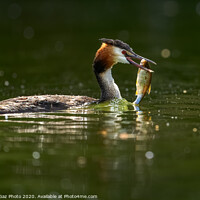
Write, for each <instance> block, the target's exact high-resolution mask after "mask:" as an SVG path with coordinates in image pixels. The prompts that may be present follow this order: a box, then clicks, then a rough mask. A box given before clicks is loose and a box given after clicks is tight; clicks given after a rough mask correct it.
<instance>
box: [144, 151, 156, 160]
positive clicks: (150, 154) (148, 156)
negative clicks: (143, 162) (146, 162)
mask: <svg viewBox="0 0 200 200" xmlns="http://www.w3.org/2000/svg"><path fill="white" fill-rule="evenodd" d="M145 157H146V158H147V159H152V158H153V157H154V153H153V152H152V151H147V152H146V153H145Z"/></svg>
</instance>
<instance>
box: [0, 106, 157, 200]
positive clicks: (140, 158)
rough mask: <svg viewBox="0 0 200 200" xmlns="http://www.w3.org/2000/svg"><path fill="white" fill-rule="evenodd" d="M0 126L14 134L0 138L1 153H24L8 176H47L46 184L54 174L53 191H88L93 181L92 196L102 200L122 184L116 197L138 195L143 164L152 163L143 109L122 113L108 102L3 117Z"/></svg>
mask: <svg viewBox="0 0 200 200" xmlns="http://www.w3.org/2000/svg"><path fill="white" fill-rule="evenodd" d="M113 110H114V111H113ZM0 122H1V123H2V122H4V123H7V124H9V129H12V130H13V132H15V134H12V135H10V134H9V135H6V136H4V137H5V138H4V140H5V144H4V147H3V148H4V152H7V153H8V154H13V150H14V151H16V150H17V149H20V148H22V149H24V148H27V152H24V153H23V154H26V153H28V154H29V156H28V158H27V156H24V157H26V158H24V160H22V161H20V162H19V161H16V163H15V164H13V166H12V168H13V170H12V174H13V176H19V175H20V176H22V177H25V176H30V175H31V176H33V177H35V178H36V179H38V178H39V177H40V178H42V177H44V176H45V174H47V175H48V178H47V179H46V181H50V182H51V181H53V180H52V178H51V177H52V175H54V176H56V177H57V179H59V180H58V181H59V182H60V185H59V184H58V185H57V186H56V189H57V190H56V191H57V192H58V193H65V192H66V191H68V192H70V193H73V192H74V193H79V194H80V193H84V194H85V193H89V191H90V190H91V188H93V187H92V184H93V183H96V184H98V185H99V188H98V190H96V188H93V190H92V192H93V193H95V192H96V193H98V195H101V196H104V197H109V192H108V191H110V192H111V194H112V195H114V194H115V193H116V194H117V191H118V189H119V188H121V186H122V184H123V185H124V186H125V187H124V188H122V189H121V190H122V194H123V193H124V195H125V196H127V197H128V196H129V197H130V196H131V197H139V196H141V194H142V191H143V190H144V188H145V186H146V184H147V182H148V178H147V177H148V175H147V174H148V173H149V172H148V166H150V165H152V162H153V161H152V158H153V156H152V154H151V153H152V152H151V151H150V146H149V144H150V141H151V140H152V139H153V138H154V135H153V128H152V127H153V122H152V119H151V115H150V113H149V112H148V111H145V112H144V111H142V110H140V109H139V108H138V107H137V108H134V109H133V108H132V109H131V110H129V109H127V108H126V109H125V111H122V109H121V107H120V106H119V109H118V110H117V106H116V104H115V106H112V104H111V105H109V109H108V105H107V106H106V109H103V108H101V109H100V108H99V107H98V108H97V109H95V108H93V107H92V108H77V109H71V110H66V111H63V112H60V113H24V114H7V115H2V116H1V120H0ZM2 131H3V130H2ZM2 131H1V132H2ZM27 145H28V147H27ZM6 148H7V150H6ZM150 154H151V155H150ZM55 167H56V169H57V170H58V171H55ZM10 173H11V172H10ZM77 176H81V178H80V177H79V178H76V177H77ZM37 177H38V178H37ZM35 178H34V179H35ZM36 183H37V181H36ZM53 185H54V186H55V183H54V184H53ZM40 186H41V188H42V190H41V191H51V189H50V188H51V187H50V186H49V184H48V185H45V183H40ZM13 187H15V186H13ZM19 188H20V189H17V192H16V193H19V192H20V191H23V192H24V191H26V190H27V189H25V188H24V185H23V184H22V185H20V186H19ZM83 188H84V189H83ZM105 188H108V189H109V190H105ZM13 190H14V189H13ZM13 190H12V192H13ZM32 191H34V189H32ZM54 191H55V190H54ZM37 192H38V191H37ZM121 198H122V197H121V196H117V195H116V197H115V199H121Z"/></svg>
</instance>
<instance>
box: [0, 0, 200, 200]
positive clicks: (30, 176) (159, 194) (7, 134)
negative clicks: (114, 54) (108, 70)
mask: <svg viewBox="0 0 200 200" xmlns="http://www.w3.org/2000/svg"><path fill="white" fill-rule="evenodd" d="M127 2H128V3H127V4H125V3H123V2H121V1H101V3H100V2H99V3H98V2H90V1H85V2H84V3H83V2H82V1H59V2H53V1H46V2H40V1H29V2H27V1H19V2H17V3H15V2H9V1H7V2H6V1H5V2H1V6H0V10H1V12H0V13H1V14H0V15H1V20H0V22H1V27H2V30H1V33H0V36H1V37H0V41H1V49H0V76H1V77H0V83H1V88H0V91H1V95H0V99H1V100H3V99H6V98H11V97H15V96H20V95H34V94H74V95H86V96H92V97H95V98H99V88H98V85H97V84H96V80H95V76H94V75H93V72H92V67H91V66H92V60H93V58H94V54H95V52H96V50H97V48H98V47H99V46H100V42H99V41H98V39H99V38H101V37H108V38H119V39H122V40H124V41H125V42H127V43H129V44H130V45H131V46H132V47H133V49H134V51H135V52H136V53H138V54H140V55H142V56H145V57H148V58H150V59H152V60H155V61H156V62H157V63H158V65H157V66H152V68H153V70H154V71H155V73H154V74H153V80H152V92H151V94H150V95H149V96H147V97H145V99H144V100H143V101H142V103H141V105H140V107H139V108H134V107H133V106H127V104H126V103H124V101H113V102H110V103H107V104H103V105H101V106H98V105H93V106H89V107H79V108H73V109H69V110H65V111H61V112H57V113H26V114H8V115H1V116H0V161H1V162H0V167H1V172H0V177H1V183H0V194H34V195H38V194H56V195H58V194H87V195H92V194H94V195H98V199H102V200H104V199H119V200H121V199H145V200H146V199H154V200H155V199H166V200H167V199H174V200H177V199H181V200H183V199H187V200H188V199H198V197H199V196H200V192H199V177H200V173H199V167H200V160H199V157H200V149H199V143H200V138H199V134H200V87H199V85H200V82H199V72H200V70H199V55H198V51H199V50H198V45H197V44H196V42H197V37H198V36H199V32H200V31H199V27H198V26H197V24H198V23H199V20H200V16H199V4H198V2H196V3H195V2H193V3H188V2H187V1H181V2H179V1H156V0H155V1H153V3H151V4H150V3H149V2H148V1H142V2H140V3H138V4H137V5H136V3H135V2H132V1H127ZM135 6H137V9H136V7H135ZM102 10H103V11H104V12H102ZM188 18H189V19H190V20H187V19H188ZM133 19H134V20H133ZM166 49H167V51H166ZM163 50H165V51H164V53H163ZM136 72H137V69H135V68H134V67H133V66H128V65H123V64H118V65H117V66H115V67H114V68H113V77H114V78H115V81H116V83H117V84H118V86H119V88H120V90H121V93H122V96H123V97H124V98H125V99H126V100H128V101H129V102H133V101H134V99H135V96H134V93H135V80H136Z"/></svg>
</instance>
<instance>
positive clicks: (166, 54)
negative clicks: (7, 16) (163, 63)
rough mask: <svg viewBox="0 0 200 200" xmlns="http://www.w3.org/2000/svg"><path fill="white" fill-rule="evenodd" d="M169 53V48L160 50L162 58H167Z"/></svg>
mask: <svg viewBox="0 0 200 200" xmlns="http://www.w3.org/2000/svg"><path fill="white" fill-rule="evenodd" d="M170 55H171V52H170V50H169V49H163V50H162V51H161V56H162V57H163V58H169V57H170Z"/></svg>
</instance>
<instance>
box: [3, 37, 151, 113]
mask: <svg viewBox="0 0 200 200" xmlns="http://www.w3.org/2000/svg"><path fill="white" fill-rule="evenodd" d="M100 41H101V42H102V45H101V47H100V48H99V49H98V50H97V52H96V55H95V58H94V62H93V70H94V73H95V76H96V78H97V81H98V84H99V86H100V89H101V97H100V99H99V100H97V99H94V98H91V97H86V96H69V95H39V96H21V97H16V98H12V99H7V100H3V101H0V113H1V114H3V113H23V112H49V111H56V110H63V109H67V108H70V107H73V106H80V105H84V104H88V103H92V102H103V101H107V100H111V99H115V98H119V99H121V98H122V97H121V94H120V91H119V88H118V86H117V85H116V84H115V82H114V79H113V77H112V74H111V69H112V67H113V65H115V64H117V63H118V62H119V63H125V64H133V65H135V66H136V67H139V68H142V69H144V70H146V71H149V72H152V70H150V69H148V68H145V67H144V66H142V65H139V64H137V63H135V62H134V61H133V60H131V58H134V59H139V60H142V59H143V57H142V56H139V55H137V54H136V53H135V52H133V50H132V48H131V47H130V46H129V45H128V44H126V43H124V42H122V41H120V40H112V39H106V38H102V39H100ZM145 60H147V61H149V62H151V63H153V64H155V62H153V61H152V60H149V59H146V58H145Z"/></svg>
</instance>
